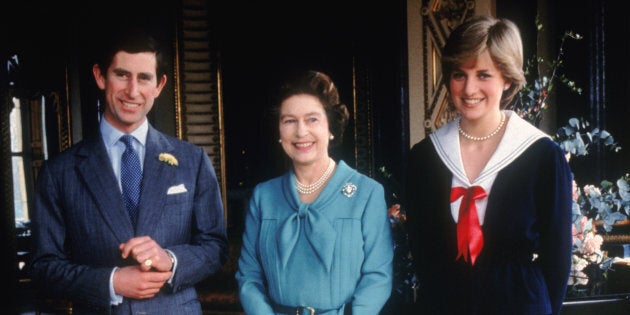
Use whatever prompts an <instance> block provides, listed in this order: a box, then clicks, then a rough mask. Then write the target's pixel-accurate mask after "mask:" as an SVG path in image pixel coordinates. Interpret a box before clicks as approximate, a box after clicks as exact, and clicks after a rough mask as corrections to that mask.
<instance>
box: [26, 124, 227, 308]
mask: <svg viewBox="0 0 630 315" xmlns="http://www.w3.org/2000/svg"><path fill="white" fill-rule="evenodd" d="M160 153H170V154H171V155H173V156H175V157H176V159H177V162H178V165H169V164H167V163H166V162H163V161H160V160H159V158H158V157H159V155H160ZM175 186H180V188H181V187H182V186H183V187H185V189H179V191H180V192H179V193H172V192H173V188H171V187H175ZM119 187H120V186H119V184H118V181H117V179H116V177H115V175H114V172H113V170H112V167H111V163H110V160H109V157H108V155H107V152H106V148H105V145H104V144H103V140H102V139H101V137H97V138H95V139H91V140H84V141H82V142H80V143H78V144H77V145H75V146H73V147H72V148H70V149H68V150H66V151H64V152H62V153H61V154H59V155H58V156H57V157H55V158H53V159H51V160H49V161H47V162H46V163H45V164H44V166H43V167H42V168H41V171H40V173H39V177H38V182H37V188H36V200H35V206H34V207H33V209H32V213H31V221H32V230H33V239H34V257H33V262H32V266H31V267H32V269H31V270H32V272H33V280H34V281H35V282H36V283H38V284H39V285H41V287H42V288H45V289H49V290H50V291H51V293H54V294H55V295H58V296H60V297H63V298H66V299H69V300H71V301H72V302H73V307H74V309H73V313H74V314H84V313H85V314H93V313H99V314H100V313H105V314H107V313H112V314H132V313H133V314H157V313H159V314H200V311H201V310H200V305H199V302H198V300H197V294H196V291H195V289H194V285H195V284H196V283H198V282H200V281H201V280H203V279H204V278H206V277H208V276H210V275H212V274H213V273H215V272H217V271H218V270H220V268H221V267H222V265H223V264H224V262H225V261H226V259H227V255H228V243H227V236H226V229H225V221H224V213H223V206H222V201H221V194H220V191H219V187H218V184H217V178H216V174H215V172H214V169H213V167H212V164H211V163H210V159H209V158H208V156H207V155H206V153H205V152H204V150H203V149H201V148H199V147H196V146H194V145H192V144H190V143H187V142H184V141H181V140H179V139H177V138H174V137H170V136H167V135H165V134H162V133H160V132H158V131H157V130H156V129H154V128H153V127H151V126H149V131H148V134H147V141H146V155H145V160H144V167H143V179H142V192H141V196H140V202H139V214H138V223H137V227H136V229H135V232H134V228H133V226H132V224H131V220H130V219H129V215H128V213H127V210H126V208H125V206H124V203H123V200H122V194H121V191H120V188H119ZM169 188H171V193H169ZM176 190H177V189H176ZM182 190H185V192H181V191H182ZM175 192H177V191H175ZM144 235H148V236H150V237H151V238H152V239H154V240H155V241H156V242H157V243H158V244H160V245H161V246H162V247H163V248H165V249H169V250H171V251H172V252H173V253H174V254H175V256H176V257H177V269H176V272H175V274H174V277H173V279H172V283H171V284H170V285H169V284H166V285H165V286H164V287H163V288H162V290H161V291H160V293H158V295H156V296H155V297H154V298H151V299H146V300H130V299H123V300H124V301H123V303H122V304H120V305H118V306H115V307H111V306H110V294H109V282H110V275H111V273H112V270H113V268H114V267H116V266H124V265H126V264H129V263H130V262H128V261H125V260H123V259H122V258H121V252H120V250H119V249H118V246H119V245H120V244H121V243H124V242H126V241H127V240H129V239H130V238H132V237H134V236H144Z"/></svg>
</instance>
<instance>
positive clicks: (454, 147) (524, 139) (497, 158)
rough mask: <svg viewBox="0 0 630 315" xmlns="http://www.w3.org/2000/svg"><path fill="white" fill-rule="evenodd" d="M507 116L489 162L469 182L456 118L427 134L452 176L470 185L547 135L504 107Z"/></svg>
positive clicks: (506, 163) (484, 177)
mask: <svg viewBox="0 0 630 315" xmlns="http://www.w3.org/2000/svg"><path fill="white" fill-rule="evenodd" d="M503 112H504V113H505V114H506V115H507V116H508V117H509V118H510V119H509V120H508V123H507V125H506V127H505V133H504V135H503V137H502V138H501V141H500V142H499V145H498V146H497V149H496V151H495V152H494V154H493V155H492V157H490V160H489V161H488V164H486V166H485V167H484V169H483V170H482V171H481V173H479V176H477V178H476V179H475V182H474V183H470V182H469V181H468V177H467V176H466V172H465V171H464V164H463V163H462V159H461V151H460V148H459V132H458V130H457V121H456V120H452V121H450V122H448V123H447V124H446V125H444V126H443V127H441V128H439V129H438V130H436V131H435V132H433V133H432V134H430V135H429V137H430V138H431V141H432V143H433V146H434V147H435V150H436V151H437V153H438V155H439V156H440V159H441V160H442V162H444V164H445V165H446V167H447V168H448V169H449V170H450V171H451V173H453V176H455V177H457V179H458V180H460V181H462V182H463V183H467V184H469V186H473V185H475V184H476V183H479V182H483V181H485V180H487V179H488V178H489V177H494V176H496V174H497V173H498V172H499V171H500V170H502V169H503V168H504V167H506V166H507V165H509V164H510V163H511V162H512V161H514V160H515V159H516V158H517V157H519V156H520V155H521V154H522V153H523V152H524V151H525V150H526V149H527V148H528V147H529V146H530V145H531V144H532V143H534V142H535V141H536V140H538V139H540V138H543V137H549V135H547V134H546V133H544V132H542V131H541V130H540V129H538V128H536V127H534V126H533V125H532V124H530V123H529V122H527V121H525V120H524V119H523V118H521V117H519V116H518V115H517V114H516V113H515V112H514V111H512V110H503Z"/></svg>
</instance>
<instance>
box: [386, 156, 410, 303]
mask: <svg viewBox="0 0 630 315" xmlns="http://www.w3.org/2000/svg"><path fill="white" fill-rule="evenodd" d="M378 172H379V174H380V175H381V177H382V178H383V179H384V181H385V182H386V185H385V189H386V190H389V191H388V194H387V199H388V200H387V202H388V204H389V205H391V206H390V207H389V209H388V211H387V212H388V218H389V222H390V224H391V227H392V238H393V241H394V279H393V292H392V299H391V300H390V303H389V304H391V305H389V307H401V305H402V304H411V303H413V302H414V301H415V297H416V289H417V288H418V279H417V278H416V274H415V270H414V264H413V257H412V255H411V248H410V247H409V234H408V233H407V230H406V222H407V213H406V211H405V209H404V208H403V207H402V205H401V202H400V200H399V198H398V194H397V192H398V191H400V185H399V184H398V182H397V181H396V180H394V178H393V177H392V174H391V173H389V171H387V169H386V168H385V167H384V166H382V167H380V168H378ZM390 311H392V313H394V314H396V313H399V312H396V311H393V310H390Z"/></svg>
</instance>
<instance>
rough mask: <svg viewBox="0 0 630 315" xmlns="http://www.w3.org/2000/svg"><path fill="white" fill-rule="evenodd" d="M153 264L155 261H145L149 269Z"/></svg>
mask: <svg viewBox="0 0 630 315" xmlns="http://www.w3.org/2000/svg"><path fill="white" fill-rule="evenodd" d="M152 264H153V261H151V259H147V260H145V261H144V265H145V266H147V267H151V265H152Z"/></svg>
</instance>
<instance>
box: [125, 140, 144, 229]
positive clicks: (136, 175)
mask: <svg viewBox="0 0 630 315" xmlns="http://www.w3.org/2000/svg"><path fill="white" fill-rule="evenodd" d="M133 139H134V138H133V136H130V135H124V136H122V137H120V141H122V142H123V143H124V144H125V147H126V149H125V152H123V154H122V157H121V159H120V162H121V163H120V182H121V184H122V195H123V201H124V203H125V206H126V207H127V211H129V217H130V218H131V223H132V224H133V226H134V227H135V226H136V222H137V219H138V201H139V200H140V184H141V182H142V169H141V168H140V158H139V157H138V153H137V152H136V150H134V149H133V145H132V142H133Z"/></svg>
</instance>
